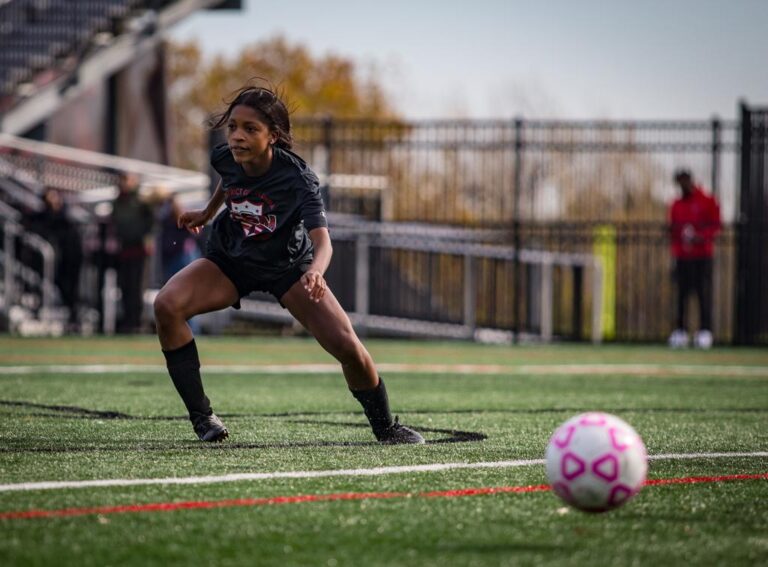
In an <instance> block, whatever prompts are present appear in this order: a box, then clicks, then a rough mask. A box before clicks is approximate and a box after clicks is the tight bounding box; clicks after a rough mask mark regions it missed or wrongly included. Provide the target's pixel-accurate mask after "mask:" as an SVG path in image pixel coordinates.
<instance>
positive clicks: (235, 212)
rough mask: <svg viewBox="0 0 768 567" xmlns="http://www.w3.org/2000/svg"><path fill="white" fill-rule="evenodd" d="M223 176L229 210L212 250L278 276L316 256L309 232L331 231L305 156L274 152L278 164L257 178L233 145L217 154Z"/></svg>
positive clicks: (217, 223) (216, 225)
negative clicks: (237, 157) (246, 168)
mask: <svg viewBox="0 0 768 567" xmlns="http://www.w3.org/2000/svg"><path fill="white" fill-rule="evenodd" d="M211 165H212V166H213V168H214V169H215V170H216V171H217V172H218V173H219V175H221V181H222V188H223V189H224V191H225V194H226V200H225V202H226V209H225V210H223V211H222V212H221V213H220V214H219V216H218V217H216V220H214V221H213V227H212V230H211V235H210V237H209V240H208V249H209V250H210V251H214V252H217V253H224V254H226V255H227V256H229V257H230V258H231V259H232V260H234V261H235V262H239V263H242V264H244V266H243V267H244V268H253V269H256V270H260V271H262V272H263V273H264V275H265V276H274V275H278V274H280V273H282V272H284V271H285V270H287V269H288V268H290V267H291V266H293V265H295V264H297V263H301V262H304V261H307V260H308V259H310V258H311V257H312V253H313V248H312V241H311V240H310V239H309V234H308V233H309V231H310V230H312V229H315V228H319V227H327V226H328V222H327V220H326V217H325V211H324V209H323V201H322V198H321V197H320V187H319V186H320V184H319V182H318V179H317V176H316V175H315V173H314V172H313V171H312V170H311V169H310V168H309V166H308V165H307V164H306V163H305V162H304V160H303V159H301V158H300V157H299V156H297V155H296V154H294V153H293V152H290V151H287V150H283V149H280V148H273V154H272V164H271V165H270V167H269V170H268V171H267V172H266V173H265V174H264V175H261V176H259V177H251V176H249V175H247V174H246V173H245V171H244V170H243V168H242V167H241V166H240V165H239V164H238V163H237V162H235V160H234V158H233V157H232V154H231V152H230V151H229V147H228V146H227V144H220V145H218V146H216V147H215V148H213V150H212V151H211Z"/></svg>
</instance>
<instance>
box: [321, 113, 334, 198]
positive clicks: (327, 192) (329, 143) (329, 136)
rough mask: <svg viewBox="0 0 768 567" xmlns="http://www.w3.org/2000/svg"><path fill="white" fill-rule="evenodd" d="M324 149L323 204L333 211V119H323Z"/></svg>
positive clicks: (328, 117)
mask: <svg viewBox="0 0 768 567" xmlns="http://www.w3.org/2000/svg"><path fill="white" fill-rule="evenodd" d="M323 147H324V148H325V186H324V187H321V188H320V191H321V196H322V198H323V204H324V205H325V208H326V209H327V210H331V174H332V173H333V117H332V116H330V115H327V116H325V117H324V118H323Z"/></svg>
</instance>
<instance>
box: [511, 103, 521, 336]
mask: <svg viewBox="0 0 768 567" xmlns="http://www.w3.org/2000/svg"><path fill="white" fill-rule="evenodd" d="M523 149H524V142H523V118H522V117H518V118H515V171H514V176H515V184H514V191H515V194H514V201H513V202H514V206H513V209H512V215H513V216H512V246H513V247H514V250H515V256H514V260H513V262H512V266H513V269H514V272H515V273H514V278H513V282H512V293H513V301H514V302H515V303H514V319H515V322H514V325H513V327H512V331H513V334H514V342H519V337H520V330H521V325H520V312H521V309H520V295H521V292H522V289H523V286H522V276H523V274H522V273H521V267H522V264H521V262H520V247H521V239H520V192H521V191H522V188H523Z"/></svg>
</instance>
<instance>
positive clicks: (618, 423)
mask: <svg viewBox="0 0 768 567" xmlns="http://www.w3.org/2000/svg"><path fill="white" fill-rule="evenodd" d="M546 462H547V477H548V478H549V483H550V484H551V485H552V490H553V491H554V493H555V494H557V495H558V496H559V497H560V498H562V499H563V500H565V501H566V502H567V503H568V504H570V505H571V506H574V507H576V508H578V509H580V510H584V511H587V512H605V511H607V510H612V509H614V508H618V507H619V506H621V505H623V504H625V503H626V502H627V501H628V500H629V499H631V498H632V497H633V496H634V495H635V494H637V493H638V492H639V491H640V489H641V488H642V487H643V483H644V482H645V475H646V473H647V472H648V458H647V455H646V452H645V445H644V444H643V440H642V439H641V438H640V436H639V435H638V434H637V432H636V431H635V430H634V429H632V427H631V426H630V425H629V424H627V423H626V422H624V421H622V420H621V419H619V418H618V417H616V416H615V415H611V414H608V413H601V412H591V413H583V414H581V415H577V416H576V417H573V418H571V419H569V420H568V421H566V422H565V423H564V424H563V425H561V426H560V427H559V428H558V429H557V431H555V433H554V434H553V435H552V438H551V439H550V440H549V445H548V446H547V453H546Z"/></svg>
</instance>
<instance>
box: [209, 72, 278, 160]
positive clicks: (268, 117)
mask: <svg viewBox="0 0 768 567" xmlns="http://www.w3.org/2000/svg"><path fill="white" fill-rule="evenodd" d="M226 104H227V108H226V109H225V110H224V111H223V112H221V113H219V114H214V115H213V116H212V117H211V119H210V120H209V124H210V127H211V129H213V130H216V129H217V128H221V127H222V126H224V124H226V123H227V121H228V120H229V117H230V115H231V114H232V109H233V108H235V107H236V106H239V105H241V104H242V105H245V106H249V107H251V108H252V109H253V110H255V111H256V112H257V113H259V115H260V116H261V117H262V119H263V121H264V123H265V124H266V125H267V126H268V127H269V129H270V130H271V131H273V132H275V133H276V134H277V141H276V142H275V146H277V147H278V148H283V149H285V150H290V149H291V147H292V146H293V136H292V135H291V119H290V113H289V112H288V107H287V106H286V105H285V103H284V102H283V101H282V99H281V97H280V95H279V94H278V93H276V92H275V91H274V90H272V89H269V88H266V87H259V86H251V85H247V86H244V87H242V88H241V89H240V90H238V91H237V92H236V93H235V94H234V96H233V98H232V99H231V100H230V101H229V102H226Z"/></svg>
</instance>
